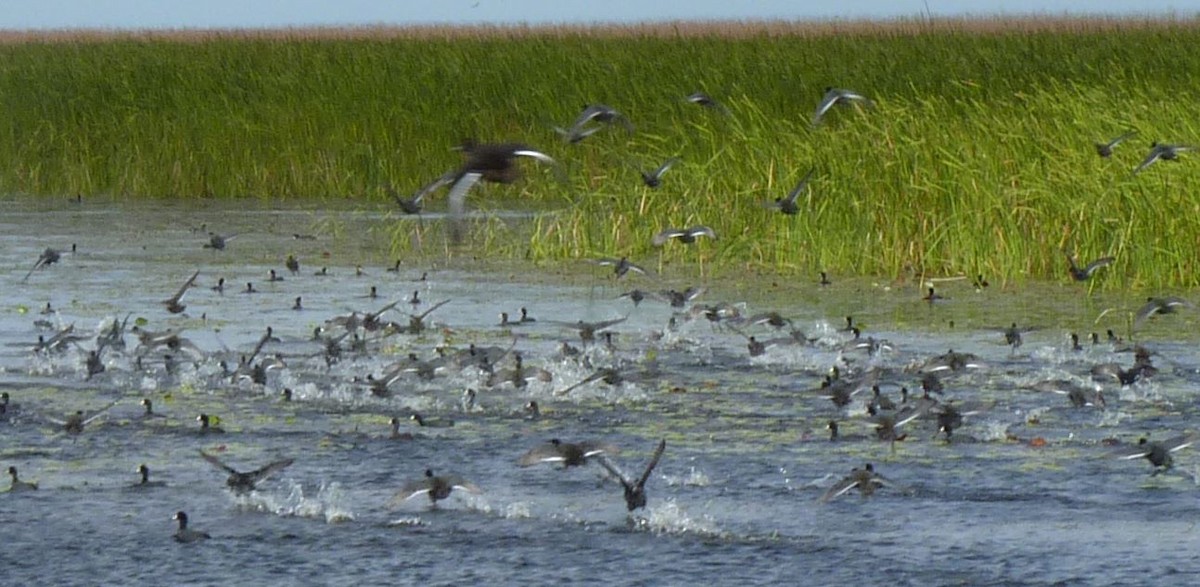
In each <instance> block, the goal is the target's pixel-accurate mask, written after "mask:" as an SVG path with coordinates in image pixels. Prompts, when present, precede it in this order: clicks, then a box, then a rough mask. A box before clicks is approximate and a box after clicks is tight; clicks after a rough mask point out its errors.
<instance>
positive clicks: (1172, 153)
mask: <svg viewBox="0 0 1200 587" xmlns="http://www.w3.org/2000/svg"><path fill="white" fill-rule="evenodd" d="M1193 149H1195V147H1192V146H1190V145H1163V144H1160V143H1157V142H1155V143H1150V154H1148V155H1146V158H1145V159H1143V160H1142V163H1141V164H1140V165H1138V166H1137V167H1135V168H1134V169H1133V174H1134V175H1137V174H1138V173H1139V172H1140V171H1142V170H1143V169H1145V168H1147V167H1149V166H1150V165H1151V164H1153V163H1154V162H1155V161H1158V160H1159V159H1162V160H1163V161H1175V160H1177V159H1178V158H1179V154H1180V153H1182V152H1184V151H1191V150H1193Z"/></svg>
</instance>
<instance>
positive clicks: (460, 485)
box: [442, 475, 483, 494]
mask: <svg viewBox="0 0 1200 587" xmlns="http://www.w3.org/2000/svg"><path fill="white" fill-rule="evenodd" d="M442 480H443V481H445V482H446V483H447V484H448V485H450V486H451V487H453V488H455V489H460V490H462V491H466V492H467V493H474V494H480V493H483V489H480V487H479V486H478V485H476V484H474V483H471V482H470V481H467V480H466V479H463V478H462V477H461V476H459V475H444V476H442Z"/></svg>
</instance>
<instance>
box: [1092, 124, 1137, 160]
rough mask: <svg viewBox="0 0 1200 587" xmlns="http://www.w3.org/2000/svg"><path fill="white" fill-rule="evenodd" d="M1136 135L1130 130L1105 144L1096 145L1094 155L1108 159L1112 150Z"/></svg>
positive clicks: (1135, 132) (1134, 131)
mask: <svg viewBox="0 0 1200 587" xmlns="http://www.w3.org/2000/svg"><path fill="white" fill-rule="evenodd" d="M1136 134H1137V131H1136V130H1131V131H1129V132H1127V133H1125V134H1123V135H1121V136H1119V137H1117V138H1115V139H1113V140H1111V141H1109V142H1107V143H1096V154H1098V155H1100V156H1101V157H1104V158H1108V157H1111V156H1112V152H1113V148H1114V147H1116V146H1117V145H1119V144H1121V142H1122V141H1124V140H1125V139H1128V138H1131V137H1133V136H1134V135H1136Z"/></svg>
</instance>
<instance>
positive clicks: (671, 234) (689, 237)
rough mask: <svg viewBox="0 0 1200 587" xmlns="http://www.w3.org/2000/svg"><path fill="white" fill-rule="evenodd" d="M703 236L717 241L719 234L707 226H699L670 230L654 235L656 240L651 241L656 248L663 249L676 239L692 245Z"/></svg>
mask: <svg viewBox="0 0 1200 587" xmlns="http://www.w3.org/2000/svg"><path fill="white" fill-rule="evenodd" d="M702 236H706V237H708V238H711V239H713V240H717V233H715V232H713V229H711V228H709V227H707V226H703V225H698V226H693V227H691V228H668V229H666V230H664V231H662V232H660V233H658V234H656V235H654V240H652V241H651V244H653V245H654V246H656V247H661V246H663V245H665V244H667V241H669V240H671V239H673V238H676V239H679V242H681V243H683V244H685V245H690V244H692V243H694V242H696V239H698V238H700V237H702Z"/></svg>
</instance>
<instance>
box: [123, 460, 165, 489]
mask: <svg viewBox="0 0 1200 587" xmlns="http://www.w3.org/2000/svg"><path fill="white" fill-rule="evenodd" d="M137 470H138V474H139V475H141V480H139V481H138V482H137V483H134V484H133V485H131V486H130V487H131V488H133V489H151V488H154V487H166V486H167V484H166V482H164V481H151V480H150V467H147V466H146V465H138V468H137Z"/></svg>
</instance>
